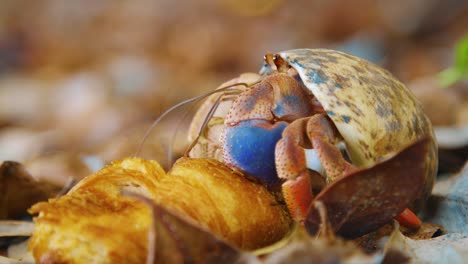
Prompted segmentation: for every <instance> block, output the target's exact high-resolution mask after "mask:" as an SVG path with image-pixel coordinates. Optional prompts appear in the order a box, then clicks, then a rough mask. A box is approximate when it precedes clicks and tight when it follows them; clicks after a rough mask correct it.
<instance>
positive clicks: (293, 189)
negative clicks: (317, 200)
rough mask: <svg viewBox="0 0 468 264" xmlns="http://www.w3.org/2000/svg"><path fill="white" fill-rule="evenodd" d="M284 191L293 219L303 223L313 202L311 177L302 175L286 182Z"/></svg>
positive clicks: (283, 186) (283, 187)
mask: <svg viewBox="0 0 468 264" xmlns="http://www.w3.org/2000/svg"><path fill="white" fill-rule="evenodd" d="M282 191H283V196H284V199H285V201H286V204H287V206H288V209H289V212H290V213H291V216H292V217H293V219H294V220H296V221H298V222H303V221H304V219H305V216H306V214H307V210H308V209H309V206H310V203H311V202H312V188H311V182H310V178H309V176H308V175H307V174H302V175H301V176H299V177H297V178H296V179H294V180H288V181H286V182H285V183H283V185H282Z"/></svg>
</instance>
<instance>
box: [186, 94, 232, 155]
mask: <svg viewBox="0 0 468 264" xmlns="http://www.w3.org/2000/svg"><path fill="white" fill-rule="evenodd" d="M222 97H223V94H221V95H220V96H218V98H216V101H215V103H214V104H213V106H211V108H210V111H208V114H207V115H206V117H205V119H204V120H203V123H202V125H201V126H200V130H199V131H198V135H197V137H196V138H195V140H193V141H192V143H190V145H189V146H188V148H187V150H185V153H184V157H188V155H189V153H190V151H191V150H192V148H193V147H194V146H195V145H196V144H197V142H198V139H200V136H201V134H202V133H203V130H205V128H206V126H207V125H208V122H209V120H210V119H211V118H212V117H213V115H214V113H215V111H216V109H218V106H219V104H220V103H221V98H222Z"/></svg>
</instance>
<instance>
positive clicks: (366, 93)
mask: <svg viewBox="0 0 468 264" xmlns="http://www.w3.org/2000/svg"><path fill="white" fill-rule="evenodd" d="M279 55H280V56H281V58H283V60H285V61H286V62H287V63H288V64H289V65H290V66H291V67H292V68H294V69H295V70H296V71H297V72H298V74H299V76H300V78H301V80H302V81H303V82H304V84H305V86H306V87H307V88H308V89H309V90H310V91H311V92H312V93H313V94H314V96H315V97H316V98H317V100H318V101H319V102H320V103H321V104H322V106H323V108H324V109H325V111H327V114H328V116H329V117H330V118H331V120H332V121H333V123H334V124H335V126H336V127H337V129H338V131H339V132H340V134H341V135H342V136H343V138H344V141H345V143H346V147H347V151H348V154H349V155H350V158H351V161H352V162H353V164H355V165H356V166H358V167H369V166H371V165H373V164H375V163H377V162H379V161H381V160H382V159H383V158H384V157H386V156H388V155H390V154H392V153H396V152H399V151H401V150H402V149H404V148H405V147H407V146H408V145H410V144H412V143H414V142H415V141H417V140H419V139H422V138H424V137H427V136H429V137H430V138H431V139H432V140H431V141H430V143H429V144H430V151H429V155H428V156H427V157H426V159H425V164H424V166H425V170H426V181H425V184H424V188H423V194H422V197H421V198H424V197H427V196H428V195H429V194H430V192H431V190H432V186H433V183H434V178H435V176H436V172H437V145H436V142H435V137H434V131H433V128H432V124H431V122H430V120H429V118H428V117H427V116H426V115H425V113H424V110H423V108H422V106H421V104H420V103H419V102H418V100H417V99H416V97H415V96H414V95H413V94H412V92H411V91H410V90H409V89H408V88H407V87H406V86H405V85H404V84H403V83H401V82H400V81H399V80H397V79H396V78H395V77H394V76H393V75H392V74H391V73H389V72H388V71H386V70H384V69H382V68H380V67H378V66H377V65H375V64H373V63H371V62H368V61H366V60H363V59H360V58H358V57H355V56H352V55H349V54H346V53H343V52H340V51H335V50H327V49H296V50H289V51H284V52H280V53H279Z"/></svg>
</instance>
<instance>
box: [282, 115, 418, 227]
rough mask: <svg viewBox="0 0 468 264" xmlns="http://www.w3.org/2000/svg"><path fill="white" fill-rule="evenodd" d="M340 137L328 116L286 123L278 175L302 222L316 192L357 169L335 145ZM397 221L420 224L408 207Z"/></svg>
mask: <svg viewBox="0 0 468 264" xmlns="http://www.w3.org/2000/svg"><path fill="white" fill-rule="evenodd" d="M338 139H339V133H338V131H337V130H336V128H335V126H334V125H333V123H332V122H331V121H330V120H329V119H328V117H327V116H326V115H325V114H316V115H314V116H311V117H306V118H301V119H298V120H295V121H294V122H293V123H291V124H290V125H289V126H287V127H286V128H285V129H284V131H283V133H282V139H281V140H280V141H278V143H277V145H276V151H275V160H276V170H277V172H278V177H280V178H283V179H286V180H287V181H286V182H285V183H283V185H282V189H283V194H284V197H285V200H286V204H287V205H288V208H289V210H290V212H291V214H292V216H293V217H294V218H295V219H296V220H297V221H299V222H303V221H304V219H305V217H306V215H307V212H308V210H309V206H310V204H311V202H312V200H313V198H314V194H317V193H318V192H320V191H321V190H322V189H323V187H324V186H325V184H329V183H333V182H335V181H336V180H337V179H339V178H341V177H344V176H345V175H349V174H352V173H354V172H356V171H358V168H356V167H355V166H353V165H352V164H351V163H349V162H348V161H346V160H345V159H344V157H343V156H342V155H341V152H340V150H339V149H338V148H337V147H336V146H335V144H336V143H337V142H338ZM310 149H312V150H310ZM314 163H315V164H314ZM322 168H323V169H322ZM396 220H397V221H398V222H400V223H401V224H402V225H405V226H407V227H410V228H417V227H419V226H420V225H421V221H420V220H419V219H418V218H417V216H416V215H415V214H414V213H413V212H411V211H410V210H409V209H405V210H404V211H403V212H402V213H401V214H400V215H398V216H397V217H396Z"/></svg>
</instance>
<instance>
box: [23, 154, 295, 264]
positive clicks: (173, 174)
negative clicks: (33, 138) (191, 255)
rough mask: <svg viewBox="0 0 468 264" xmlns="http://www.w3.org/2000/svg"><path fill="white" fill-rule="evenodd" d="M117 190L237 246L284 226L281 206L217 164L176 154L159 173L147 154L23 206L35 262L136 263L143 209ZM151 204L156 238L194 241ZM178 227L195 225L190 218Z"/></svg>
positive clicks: (268, 239)
mask: <svg viewBox="0 0 468 264" xmlns="http://www.w3.org/2000/svg"><path fill="white" fill-rule="evenodd" d="M122 191H126V192H132V193H137V194H140V195H144V196H146V197H149V198H151V199H152V200H153V201H155V202H156V203H157V204H158V205H160V206H163V207H164V208H165V210H166V209H167V210H173V211H174V212H175V213H176V214H181V215H184V216H185V217H189V218H191V219H192V220H193V221H194V222H196V223H198V224H200V225H201V226H202V228H207V229H208V230H210V231H211V232H213V233H214V234H216V235H218V236H220V237H222V238H223V239H226V240H227V241H228V242H230V243H233V244H235V245H237V246H239V247H244V248H258V247H262V246H264V245H268V244H271V243H273V242H275V241H276V240H279V239H280V238H281V237H282V236H284V235H285V234H286V233H287V232H288V231H289V228H290V225H291V222H290V221H291V219H290V218H289V215H288V214H287V212H286V211H285V210H284V208H283V206H281V205H278V204H277V202H276V200H275V198H274V196H273V195H272V194H270V193H269V192H268V191H267V190H266V188H265V187H264V186H262V185H260V184H257V183H253V182H250V181H249V180H247V179H245V178H244V177H243V176H242V175H241V174H239V173H235V172H233V171H232V170H230V169H229V168H227V167H226V166H224V165H223V164H222V163H219V162H217V161H214V160H207V159H180V160H179V161H178V162H177V163H176V164H175V165H174V167H173V168H172V170H171V171H170V172H169V173H168V174H166V173H165V172H164V171H163V170H162V168H161V167H160V166H159V164H158V163H156V162H154V161H146V160H142V159H136V158H129V159H124V160H121V161H116V162H114V163H113V164H112V165H110V166H107V167H105V168H104V169H102V170H100V171H98V172H97V173H96V174H93V175H91V176H88V177H87V178H85V179H84V180H82V181H81V182H79V183H78V184H77V185H76V186H75V187H74V188H73V189H72V190H71V191H70V192H69V193H68V194H67V195H65V196H63V197H60V198H58V199H51V200H50V201H49V202H48V203H46V202H42V203H38V204H36V205H34V206H33V207H32V208H31V210H30V211H31V212H32V213H39V216H38V217H37V218H35V222H36V230H35V232H34V234H33V236H32V238H31V243H30V246H31V249H32V251H33V255H34V257H35V259H36V261H38V262H42V263H45V262H69V263H92V262H113V263H142V262H144V260H145V259H146V256H147V252H148V230H149V228H150V226H151V221H152V217H151V212H150V210H149V208H148V207H147V206H146V205H145V204H143V203H142V202H140V201H137V200H135V199H134V198H129V197H123V196H121V195H120V193H121V192H122ZM158 208H159V207H158ZM157 210H159V211H158V212H160V213H161V212H162V214H164V215H165V216H164V217H162V216H160V217H159V218H158V220H161V222H160V223H159V222H158V223H157V230H156V232H157V234H156V238H157V240H156V241H159V239H163V241H166V240H168V241H171V240H174V241H176V240H177V239H178V238H177V237H176V236H179V235H180V236H182V237H184V238H183V240H184V241H185V239H187V242H181V241H178V242H177V245H180V244H182V245H183V244H184V243H191V242H194V241H193V239H194V238H195V236H194V237H191V238H187V237H186V235H185V234H184V235H181V234H178V233H177V235H176V233H174V232H173V231H172V229H171V228H172V227H174V226H178V227H177V228H178V229H183V228H181V225H183V223H184V222H183V221H182V220H179V219H178V218H173V217H172V214H171V213H168V212H166V211H161V210H162V209H157ZM171 217H172V218H171ZM168 218H171V219H172V220H167V219H168ZM165 221H168V222H165ZM162 227H164V228H166V229H167V230H166V229H164V228H162ZM161 228H162V229H161ZM184 230H192V231H193V232H195V233H197V234H199V232H200V231H195V230H193V229H191V227H190V225H188V226H187V227H186V228H185V229H184ZM160 235H162V236H165V235H167V236H169V238H167V239H164V238H163V237H158V236H160ZM195 241H196V240H195ZM173 245H174V246H175V244H173ZM156 246H158V245H156ZM129 252H131V254H129ZM157 252H158V251H157ZM179 252H181V251H179ZM177 256H179V255H177ZM184 256H185V255H184Z"/></svg>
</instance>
